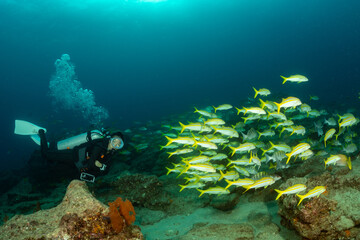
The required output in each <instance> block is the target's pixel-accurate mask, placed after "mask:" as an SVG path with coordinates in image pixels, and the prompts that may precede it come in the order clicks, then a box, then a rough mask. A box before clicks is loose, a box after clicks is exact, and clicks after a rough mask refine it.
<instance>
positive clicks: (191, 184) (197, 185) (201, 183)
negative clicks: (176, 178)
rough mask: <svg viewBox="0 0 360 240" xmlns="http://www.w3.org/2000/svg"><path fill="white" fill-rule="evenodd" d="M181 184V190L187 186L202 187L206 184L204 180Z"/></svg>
mask: <svg viewBox="0 0 360 240" xmlns="http://www.w3.org/2000/svg"><path fill="white" fill-rule="evenodd" d="M179 186H180V187H181V189H180V191H179V192H181V191H182V190H184V189H185V188H202V187H204V186H205V183H203V182H192V183H189V184H187V185H180V184H179Z"/></svg>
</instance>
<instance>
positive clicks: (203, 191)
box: [196, 188, 205, 197]
mask: <svg viewBox="0 0 360 240" xmlns="http://www.w3.org/2000/svg"><path fill="white" fill-rule="evenodd" d="M196 190H198V191H199V192H200V195H199V197H201V195H203V194H204V193H205V190H201V189H198V188H197V189H196Z"/></svg>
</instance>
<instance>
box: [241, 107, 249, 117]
mask: <svg viewBox="0 0 360 240" xmlns="http://www.w3.org/2000/svg"><path fill="white" fill-rule="evenodd" d="M242 110H245V112H244V115H245V114H246V113H247V111H248V109H247V108H246V107H243V109H242Z"/></svg>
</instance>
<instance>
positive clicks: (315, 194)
mask: <svg viewBox="0 0 360 240" xmlns="http://www.w3.org/2000/svg"><path fill="white" fill-rule="evenodd" d="M324 192H326V187H325V186H317V187H315V188H313V189H311V190H310V191H309V192H308V193H306V194H305V195H300V194H296V196H298V197H299V198H300V201H299V203H298V204H297V205H298V206H299V205H300V203H301V202H302V201H303V200H304V199H306V198H312V197H319V196H320V194H322V193H324Z"/></svg>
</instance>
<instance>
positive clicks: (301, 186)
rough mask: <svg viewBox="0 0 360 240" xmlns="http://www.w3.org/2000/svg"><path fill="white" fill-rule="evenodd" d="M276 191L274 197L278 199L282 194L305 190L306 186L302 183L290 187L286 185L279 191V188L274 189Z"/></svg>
mask: <svg viewBox="0 0 360 240" xmlns="http://www.w3.org/2000/svg"><path fill="white" fill-rule="evenodd" d="M274 190H275V191H276V192H277V193H279V194H278V195H277V197H276V199H275V200H278V199H279V198H280V197H281V196H282V195H283V194H285V195H288V194H296V193H299V192H302V191H304V190H306V186H305V185H304V184H295V185H293V186H291V187H288V188H287V189H285V190H283V191H281V190H279V189H274Z"/></svg>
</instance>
